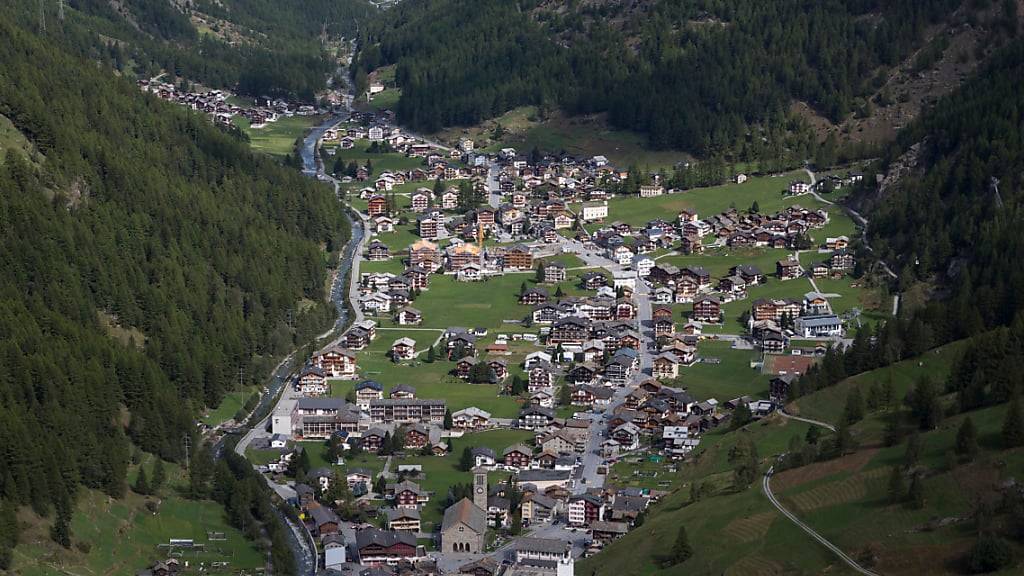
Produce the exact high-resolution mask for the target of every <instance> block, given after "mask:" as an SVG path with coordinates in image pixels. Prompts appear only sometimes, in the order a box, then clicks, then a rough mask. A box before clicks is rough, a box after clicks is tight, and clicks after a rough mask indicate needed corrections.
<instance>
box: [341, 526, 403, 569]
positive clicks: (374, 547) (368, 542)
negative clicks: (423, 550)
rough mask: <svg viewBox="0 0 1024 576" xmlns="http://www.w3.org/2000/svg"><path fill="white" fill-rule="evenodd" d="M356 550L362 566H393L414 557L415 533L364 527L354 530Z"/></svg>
mask: <svg viewBox="0 0 1024 576" xmlns="http://www.w3.org/2000/svg"><path fill="white" fill-rule="evenodd" d="M355 547H356V552H357V553H358V556H359V563H360V564H362V565H363V566H383V565H389V566H395V565H397V564H398V562H399V561H400V560H408V559H412V558H415V557H416V535H415V534H412V533H410V532H408V531H401V532H398V531H394V530H380V529H378V528H366V529H364V530H359V531H357V532H356V546H355Z"/></svg>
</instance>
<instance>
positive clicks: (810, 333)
mask: <svg viewBox="0 0 1024 576" xmlns="http://www.w3.org/2000/svg"><path fill="white" fill-rule="evenodd" d="M793 330H794V331H795V332H796V333H797V334H798V335H800V336H802V337H803V338H830V337H834V336H842V334H843V321H842V320H840V319H839V317H838V316H836V315H835V314H822V315H816V316H801V317H799V318H797V319H796V320H794V321H793Z"/></svg>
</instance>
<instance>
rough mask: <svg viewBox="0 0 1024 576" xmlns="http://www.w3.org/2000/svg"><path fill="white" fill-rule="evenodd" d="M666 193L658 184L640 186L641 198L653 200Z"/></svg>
mask: <svg viewBox="0 0 1024 576" xmlns="http://www.w3.org/2000/svg"><path fill="white" fill-rule="evenodd" d="M664 193H665V189H664V188H662V187H661V186H658V185H657V184H643V185H641V186H640V190H639V194H640V197H641V198H653V197H655V196H661V195H662V194H664Z"/></svg>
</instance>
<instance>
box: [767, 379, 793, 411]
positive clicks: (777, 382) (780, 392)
mask: <svg viewBox="0 0 1024 576" xmlns="http://www.w3.org/2000/svg"><path fill="white" fill-rule="evenodd" d="M796 379H797V376H796V375H784V376H776V377H774V378H772V379H771V380H770V381H769V382H768V398H769V399H770V400H771V401H772V402H775V403H777V404H785V403H786V402H787V401H788V400H789V389H790V387H791V386H792V385H793V382H794V381H795V380H796Z"/></svg>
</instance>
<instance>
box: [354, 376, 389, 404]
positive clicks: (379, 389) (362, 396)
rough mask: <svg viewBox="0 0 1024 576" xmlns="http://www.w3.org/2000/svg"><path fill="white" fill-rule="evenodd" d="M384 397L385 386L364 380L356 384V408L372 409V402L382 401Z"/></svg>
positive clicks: (374, 381)
mask: <svg viewBox="0 0 1024 576" xmlns="http://www.w3.org/2000/svg"><path fill="white" fill-rule="evenodd" d="M383 397H384V386H382V385H381V383H380V382H377V381H376V380H364V381H362V382H360V383H359V384H356V406H359V407H360V408H362V409H364V410H365V409H367V408H369V407H370V401H371V400H380V399H381V398H383Z"/></svg>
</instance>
